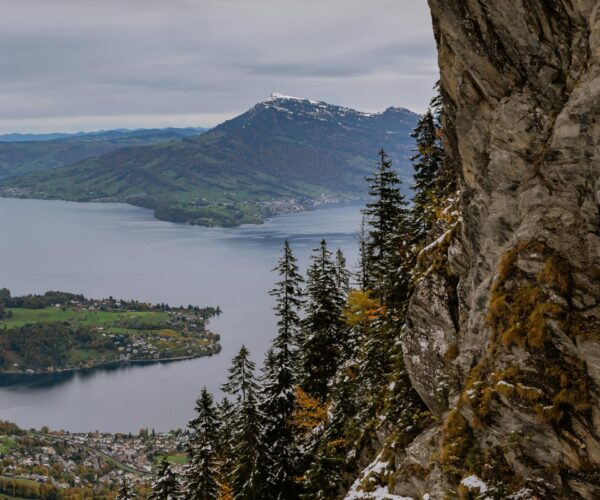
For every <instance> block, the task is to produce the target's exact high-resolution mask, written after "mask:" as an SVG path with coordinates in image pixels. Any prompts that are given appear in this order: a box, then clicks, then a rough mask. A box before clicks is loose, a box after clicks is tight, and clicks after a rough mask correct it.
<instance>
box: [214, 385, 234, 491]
mask: <svg viewBox="0 0 600 500" xmlns="http://www.w3.org/2000/svg"><path fill="white" fill-rule="evenodd" d="M217 412H218V415H219V424H220V425H219V451H220V453H219V455H220V460H221V464H220V467H219V482H220V483H221V484H222V485H224V484H227V486H229V487H230V486H231V485H229V479H230V478H231V473H232V472H233V467H234V462H235V454H234V451H233V444H234V435H235V407H234V405H233V404H231V402H230V401H229V399H228V398H227V397H224V398H223V399H222V400H221V402H220V403H219V404H218V405H217Z"/></svg>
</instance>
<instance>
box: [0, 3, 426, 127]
mask: <svg viewBox="0 0 600 500" xmlns="http://www.w3.org/2000/svg"><path fill="white" fill-rule="evenodd" d="M0 12H2V16H1V17H0V74H2V79H0V131H2V132H4V131H12V130H58V129H59V128H60V129H61V130H67V129H74V128H77V127H81V126H85V127H86V128H98V127H100V126H106V123H113V121H116V122H118V121H119V117H121V119H122V121H123V122H127V124H128V125H131V122H135V123H136V126H150V125H151V126H160V124H161V123H165V124H169V125H172V124H173V123H172V121H173V120H177V119H179V120H181V121H182V122H183V121H185V122H186V124H188V120H199V122H198V125H213V124H215V123H216V122H215V121H214V120H220V119H221V118H225V117H230V116H234V115H235V114H237V113H240V112H243V111H244V110H246V109H247V108H249V107H251V106H252V105H253V104H254V103H255V102H257V101H259V100H261V99H264V98H266V97H267V96H268V95H269V93H270V92H272V91H281V92H286V93H291V94H296V95H302V96H307V97H312V98H318V99H323V100H328V101H330V102H334V103H338V104H343V105H346V106H351V107H355V108H357V109H364V110H366V111H373V110H378V109H384V108H385V107H387V106H390V105H401V106H406V107H409V108H412V109H415V110H417V111H420V110H423V109H424V107H425V106H426V104H427V102H428V100H429V95H430V93H431V91H430V89H431V86H432V85H433V82H435V80H436V79H437V68H436V62H435V57H436V56H435V49H434V42H433V35H432V33H431V25H430V24H431V23H430V18H429V13H428V11H427V7H426V2H424V1H419V2H416V1H414V0H370V1H369V2H365V1H364V0H285V1H281V0H254V1H253V2H248V1H247V0H219V1H217V0H169V1H167V0H127V1H126V2H123V1H121V0H93V1H90V0H88V1H83V0H52V2H48V1H47V0H0ZM53 117H54V122H53ZM69 117H72V120H71V122H69ZM103 117H104V118H103ZM161 117H162V120H163V121H162V122H161ZM186 117H187V118H186ZM36 118H37V119H39V121H38V122H36ZM136 120H138V121H139V122H136ZM94 123H97V126H96V125H94ZM115 125H116V126H118V123H116V124H115Z"/></svg>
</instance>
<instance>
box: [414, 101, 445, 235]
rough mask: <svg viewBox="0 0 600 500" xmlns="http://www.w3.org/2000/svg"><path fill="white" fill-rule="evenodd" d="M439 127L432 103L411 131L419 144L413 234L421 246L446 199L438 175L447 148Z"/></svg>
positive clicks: (415, 157)
mask: <svg viewBox="0 0 600 500" xmlns="http://www.w3.org/2000/svg"><path fill="white" fill-rule="evenodd" d="M439 129H440V125H439V117H436V116H435V114H434V111H433V110H432V109H431V107H430V108H429V109H428V110H427V112H426V113H425V114H424V115H423V116H421V118H420V119H419V121H418V122H417V126H416V127H415V129H414V131H413V132H412V134H411V136H412V137H414V138H415V140H416V144H417V149H416V154H415V155H414V156H413V157H412V158H411V161H412V162H413V166H414V170H415V173H414V184H413V186H412V189H413V190H414V197H413V204H414V205H413V209H412V215H413V231H414V234H413V238H414V242H415V244H416V245H417V246H422V242H423V241H424V239H425V237H426V236H427V233H428V232H429V230H430V229H431V227H432V226H433V223H434V221H435V219H436V212H437V208H438V207H439V206H440V202H441V201H442V200H440V195H441V193H440V192H439V191H440V189H439V188H440V186H439V184H438V178H437V177H438V174H439V171H440V169H441V168H442V165H443V162H444V149H443V147H442V143H441V138H440V132H439Z"/></svg>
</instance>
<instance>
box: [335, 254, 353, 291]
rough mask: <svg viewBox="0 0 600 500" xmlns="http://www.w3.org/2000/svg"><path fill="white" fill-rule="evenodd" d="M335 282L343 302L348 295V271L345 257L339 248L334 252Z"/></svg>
mask: <svg viewBox="0 0 600 500" xmlns="http://www.w3.org/2000/svg"><path fill="white" fill-rule="evenodd" d="M335 281H336V285H337V288H338V292H339V294H340V298H342V299H343V300H344V302H345V300H346V299H347V298H348V294H349V293H350V271H348V267H347V264H346V257H345V256H344V253H343V252H342V249H341V248H338V249H337V251H336V252H335Z"/></svg>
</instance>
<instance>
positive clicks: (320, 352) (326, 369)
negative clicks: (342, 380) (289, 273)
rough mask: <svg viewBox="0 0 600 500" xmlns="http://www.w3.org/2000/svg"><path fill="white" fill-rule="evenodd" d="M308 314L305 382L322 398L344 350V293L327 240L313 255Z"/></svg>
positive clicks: (303, 362)
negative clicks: (342, 294)
mask: <svg viewBox="0 0 600 500" xmlns="http://www.w3.org/2000/svg"><path fill="white" fill-rule="evenodd" d="M306 291H307V299H308V300H307V304H306V317H305V319H304V322H303V331H302V340H301V370H302V374H301V380H300V383H301V386H302V388H303V389H304V390H305V391H306V392H307V393H308V394H309V395H311V396H313V397H316V398H318V399H319V400H321V401H325V400H326V399H327V394H328V384H329V382H330V381H331V379H332V378H333V376H334V375H335V372H336V369H337V367H338V364H339V362H340V358H341V354H342V352H343V349H342V343H343V342H344V340H345V339H344V338H342V336H343V335H342V334H343V329H342V326H343V325H342V304H343V299H341V293H340V291H339V289H338V287H337V284H336V270H335V266H334V263H333V261H332V255H331V252H330V251H329V250H328V249H327V243H326V242H325V240H321V244H320V246H319V248H316V249H315V250H314V252H313V255H312V256H311V265H310V267H309V269H308V281H307V288H306Z"/></svg>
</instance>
